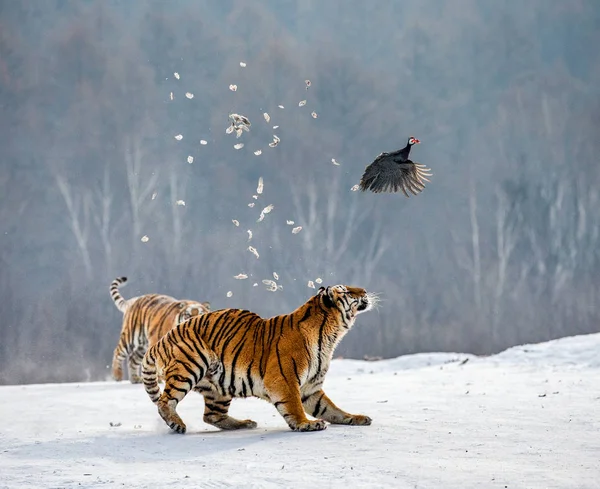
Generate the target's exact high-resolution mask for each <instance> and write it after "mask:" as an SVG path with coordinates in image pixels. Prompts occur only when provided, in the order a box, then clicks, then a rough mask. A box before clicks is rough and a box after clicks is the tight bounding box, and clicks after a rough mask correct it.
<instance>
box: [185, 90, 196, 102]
mask: <svg viewBox="0 0 600 489" xmlns="http://www.w3.org/2000/svg"><path fill="white" fill-rule="evenodd" d="M185 96H186V97H187V98H189V99H190V100H191V99H193V98H194V94H193V93H192V92H185Z"/></svg>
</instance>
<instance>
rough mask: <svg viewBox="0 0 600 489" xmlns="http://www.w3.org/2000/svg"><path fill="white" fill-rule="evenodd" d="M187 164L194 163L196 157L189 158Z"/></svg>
mask: <svg viewBox="0 0 600 489" xmlns="http://www.w3.org/2000/svg"><path fill="white" fill-rule="evenodd" d="M187 162H188V163H189V164H190V165H191V164H192V163H193V162H194V157H193V156H191V155H190V156H188V157H187Z"/></svg>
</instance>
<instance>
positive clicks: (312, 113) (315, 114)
mask: <svg viewBox="0 0 600 489" xmlns="http://www.w3.org/2000/svg"><path fill="white" fill-rule="evenodd" d="M310 115H312V118H313V119H316V118H317V117H319V116H318V115H317V113H316V112H311V113H310Z"/></svg>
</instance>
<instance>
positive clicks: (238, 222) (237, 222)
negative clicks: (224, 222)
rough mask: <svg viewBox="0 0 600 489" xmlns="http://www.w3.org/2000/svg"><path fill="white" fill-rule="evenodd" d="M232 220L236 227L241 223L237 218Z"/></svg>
mask: <svg viewBox="0 0 600 489" xmlns="http://www.w3.org/2000/svg"><path fill="white" fill-rule="evenodd" d="M231 222H232V223H233V224H234V225H235V227H238V226H239V225H240V221H238V220H237V219H232V220H231Z"/></svg>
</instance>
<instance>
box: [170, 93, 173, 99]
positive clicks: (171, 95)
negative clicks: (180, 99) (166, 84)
mask: <svg viewBox="0 0 600 489" xmlns="http://www.w3.org/2000/svg"><path fill="white" fill-rule="evenodd" d="M169 96H170V97H171V100H173V92H171V93H170V94H169Z"/></svg>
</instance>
